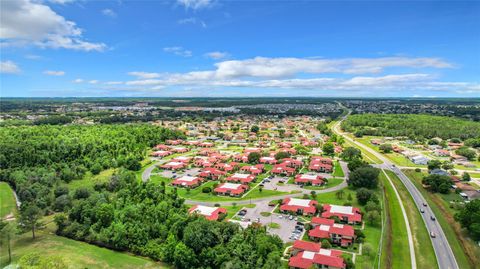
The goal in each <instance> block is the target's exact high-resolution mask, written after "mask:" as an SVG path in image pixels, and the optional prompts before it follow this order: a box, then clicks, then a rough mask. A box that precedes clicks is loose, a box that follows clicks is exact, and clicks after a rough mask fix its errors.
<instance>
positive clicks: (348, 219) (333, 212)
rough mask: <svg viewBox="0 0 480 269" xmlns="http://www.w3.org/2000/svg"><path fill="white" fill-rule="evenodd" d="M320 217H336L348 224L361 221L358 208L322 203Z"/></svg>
mask: <svg viewBox="0 0 480 269" xmlns="http://www.w3.org/2000/svg"><path fill="white" fill-rule="evenodd" d="M323 211H324V212H323V213H322V218H326V219H328V218H330V217H334V216H336V217H338V218H339V219H340V221H342V222H345V223H348V224H360V223H361V222H362V214H361V212H360V209H358V208H356V207H351V206H341V205H328V204H325V205H323Z"/></svg>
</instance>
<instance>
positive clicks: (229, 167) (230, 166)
mask: <svg viewBox="0 0 480 269" xmlns="http://www.w3.org/2000/svg"><path fill="white" fill-rule="evenodd" d="M237 167H238V163H236V162H230V163H217V164H215V168H217V169H220V170H222V171H225V172H232V171H234V170H235V169H237Z"/></svg>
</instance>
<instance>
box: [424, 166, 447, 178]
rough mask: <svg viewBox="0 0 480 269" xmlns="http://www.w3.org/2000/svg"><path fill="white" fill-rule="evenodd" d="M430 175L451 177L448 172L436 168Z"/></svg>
mask: <svg viewBox="0 0 480 269" xmlns="http://www.w3.org/2000/svg"><path fill="white" fill-rule="evenodd" d="M428 173H429V174H430V175H440V176H450V174H449V173H448V172H447V171H445V170H442V169H439V168H435V169H433V170H430V171H429V172H428Z"/></svg>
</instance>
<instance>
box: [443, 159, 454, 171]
mask: <svg viewBox="0 0 480 269" xmlns="http://www.w3.org/2000/svg"><path fill="white" fill-rule="evenodd" d="M453 167H454V166H453V163H451V162H449V161H445V162H443V164H442V169H444V170H450V169H453Z"/></svg>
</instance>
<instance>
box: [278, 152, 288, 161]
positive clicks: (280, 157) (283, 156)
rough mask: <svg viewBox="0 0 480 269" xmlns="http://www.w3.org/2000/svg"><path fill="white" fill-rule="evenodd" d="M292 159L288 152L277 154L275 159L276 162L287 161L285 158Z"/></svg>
mask: <svg viewBox="0 0 480 269" xmlns="http://www.w3.org/2000/svg"><path fill="white" fill-rule="evenodd" d="M289 157H290V153H288V152H286V151H279V152H277V153H276V154H275V159H276V160H281V159H285V158H289Z"/></svg>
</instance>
